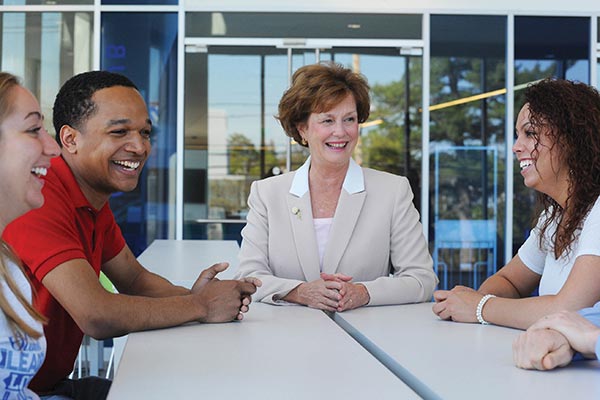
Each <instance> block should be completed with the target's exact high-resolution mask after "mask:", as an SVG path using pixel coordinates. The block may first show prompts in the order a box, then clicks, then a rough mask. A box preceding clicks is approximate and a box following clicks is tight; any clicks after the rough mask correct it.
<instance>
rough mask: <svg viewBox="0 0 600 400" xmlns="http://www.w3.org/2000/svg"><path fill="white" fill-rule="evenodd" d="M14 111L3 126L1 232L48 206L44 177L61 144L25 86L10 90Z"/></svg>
mask: <svg viewBox="0 0 600 400" xmlns="http://www.w3.org/2000/svg"><path fill="white" fill-rule="evenodd" d="M10 101H11V104H12V105H11V108H12V109H11V110H10V112H9V113H8V115H7V116H6V117H5V118H3V120H2V121H1V122H0V164H1V165H0V182H2V183H1V184H2V190H0V229H3V228H4V227H5V226H6V224H8V223H9V222H10V221H12V220H13V219H15V218H16V217H18V216H20V215H22V214H24V213H26V212H27V211H29V210H32V209H34V208H38V207H41V206H42V205H43V204H44V197H43V196H42V186H43V185H44V180H43V177H44V176H45V175H46V171H47V168H49V167H50V159H51V158H52V157H56V156H57V155H58V154H60V149H59V147H58V144H56V142H55V141H54V139H53V138H52V137H50V135H48V132H46V130H45V129H44V126H43V124H42V122H43V118H42V113H41V110H40V105H39V104H38V102H37V100H36V99H35V97H34V96H33V95H32V94H31V93H30V92H29V91H28V90H27V89H25V88H23V87H21V86H17V85H15V86H13V87H12V88H11V89H10Z"/></svg>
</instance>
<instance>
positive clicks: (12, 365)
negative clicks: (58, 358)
mask: <svg viewBox="0 0 600 400" xmlns="http://www.w3.org/2000/svg"><path fill="white" fill-rule="evenodd" d="M5 261H6V263H7V267H8V272H9V273H10V274H11V276H12V277H13V279H14V280H15V282H16V284H17V286H18V288H19V290H20V291H21V293H22V294H23V295H24V296H25V298H26V299H27V300H28V301H30V302H31V286H30V285H29V282H28V281H27V279H26V278H25V275H23V272H21V270H20V269H19V267H18V266H16V265H15V264H14V263H12V262H10V261H9V260H5ZM0 287H1V289H2V293H3V294H4V296H6V298H7V300H8V302H9V304H10V306H11V307H12V309H13V310H15V311H16V312H17V314H19V315H20V316H21V318H23V320H24V321H25V322H26V323H27V325H29V326H30V327H32V328H34V329H35V330H37V331H38V332H43V330H42V324H41V323H39V322H37V321H35V320H34V319H33V318H32V317H31V315H29V313H28V312H27V311H26V310H25V308H24V307H23V306H22V305H21V303H19V301H18V300H17V298H16V297H15V295H14V294H13V292H12V291H11V290H10V289H9V288H8V285H7V284H6V282H4V281H2V282H1V284H0ZM20 336H21V337H20V338H19V340H17V337H15V335H14V333H13V331H12V330H11V328H10V325H9V324H8V320H7V319H6V316H5V315H4V313H3V312H0V399H3V400H9V399H11V400H12V399H18V400H23V399H38V396H37V395H36V394H35V393H34V392H32V391H31V390H29V389H28V388H27V385H28V384H29V382H30V381H31V379H32V378H33V376H34V375H35V374H36V372H37V371H38V370H39V369H40V367H41V366H42V363H43V362H44V357H45V356H46V338H45V337H44V335H42V336H40V338H39V339H33V338H32V337H30V336H27V335H26V334H24V333H21V335H20Z"/></svg>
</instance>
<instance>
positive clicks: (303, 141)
mask: <svg viewBox="0 0 600 400" xmlns="http://www.w3.org/2000/svg"><path fill="white" fill-rule="evenodd" d="M300 144H301V145H302V146H306V145H307V144H308V142H307V141H306V139H304V138H302V140H301V141H300Z"/></svg>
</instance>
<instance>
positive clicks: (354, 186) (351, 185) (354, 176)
mask: <svg viewBox="0 0 600 400" xmlns="http://www.w3.org/2000/svg"><path fill="white" fill-rule="evenodd" d="M309 169H310V156H309V157H308V159H307V160H306V161H305V162H304V164H302V166H301V167H300V168H298V169H297V170H296V174H295V175H294V180H293V181H292V186H291V187H290V193H291V194H293V195H295V196H298V197H302V196H304V195H305V194H306V192H308V170H309ZM342 188H343V189H344V190H345V191H346V192H348V193H349V194H355V193H360V192H363V191H364V190H365V179H364V176H363V171H362V168H361V167H360V166H359V165H358V164H357V163H356V161H354V159H352V158H350V165H348V171H346V177H345V178H344V183H343V185H342Z"/></svg>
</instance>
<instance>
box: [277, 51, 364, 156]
mask: <svg viewBox="0 0 600 400" xmlns="http://www.w3.org/2000/svg"><path fill="white" fill-rule="evenodd" d="M349 94H351V95H352V96H353V97H354V101H355V102H356V112H357V114H358V122H359V123H363V122H365V121H366V120H367V118H369V112H370V109H371V101H370V99H369V84H368V83H367V80H366V78H365V77H364V76H362V75H361V74H359V73H357V72H354V71H352V70H351V69H348V68H345V67H343V66H341V65H339V64H336V63H333V62H328V63H321V64H312V65H305V66H303V67H301V68H299V69H298V70H297V71H296V72H295V73H294V75H293V77H292V85H291V86H290V88H289V89H288V90H286V91H285V93H284V94H283V97H282V98H281V101H280V102H279V114H278V115H277V116H276V117H275V118H277V119H278V120H279V122H280V123H281V126H282V127H283V130H284V131H285V133H286V134H287V135H288V136H289V137H291V138H292V139H294V140H295V141H296V142H298V143H300V144H301V145H303V146H305V147H306V146H307V145H304V144H302V137H301V136H300V132H298V125H299V124H302V123H306V122H307V121H308V117H309V116H310V114H312V113H322V112H326V111H328V110H331V109H332V108H333V107H335V105H336V104H338V103H340V102H342V101H343V100H344V99H345V98H346V96H348V95H349Z"/></svg>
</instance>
